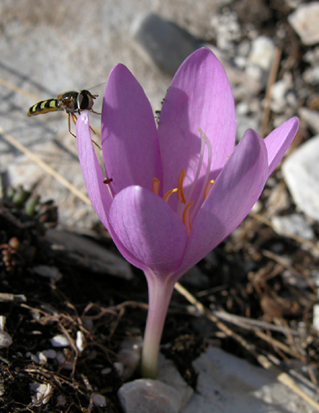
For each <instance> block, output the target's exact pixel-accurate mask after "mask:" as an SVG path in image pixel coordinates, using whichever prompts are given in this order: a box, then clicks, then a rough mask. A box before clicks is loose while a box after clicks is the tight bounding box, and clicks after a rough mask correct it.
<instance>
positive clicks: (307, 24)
mask: <svg viewBox="0 0 319 413" xmlns="http://www.w3.org/2000/svg"><path fill="white" fill-rule="evenodd" d="M288 21H289V23H290V24H291V25H292V27H293V28H294V30H295V31H296V32H297V33H298V34H299V36H300V37H301V41H302V43H303V44H305V45H313V44H316V43H318V42H319V24H318V21H319V2H317V1H314V2H311V3H308V4H301V5H300V6H299V7H298V8H297V10H296V11H294V12H293V13H292V14H291V15H290V16H288Z"/></svg>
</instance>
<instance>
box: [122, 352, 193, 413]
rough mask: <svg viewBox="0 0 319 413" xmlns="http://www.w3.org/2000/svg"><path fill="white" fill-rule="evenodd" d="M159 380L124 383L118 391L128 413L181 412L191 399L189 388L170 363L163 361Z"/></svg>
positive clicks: (160, 366) (162, 359) (160, 364)
mask: <svg viewBox="0 0 319 413" xmlns="http://www.w3.org/2000/svg"><path fill="white" fill-rule="evenodd" d="M159 361H160V362H159V375H158V379H157V380H151V379H139V380H134V381H132V382H128V383H126V384H124V385H123V386H122V387H121V388H120V389H119V391H118V396H119V399H120V402H121V404H122V407H123V409H124V411H125V412H126V413H136V412H139V413H149V412H152V413H163V412H165V413H178V412H179V411H180V409H181V408H182V407H183V406H185V404H186V403H187V401H188V400H189V398H190V397H191V395H192V393H193V390H192V389H191V388H190V387H189V386H187V384H186V383H185V382H184V380H183V379H182V377H181V376H180V374H179V373H178V371H177V370H176V368H175V366H174V364H173V363H172V362H171V361H170V360H165V359H164V358H163V357H162V356H160V358H159Z"/></svg>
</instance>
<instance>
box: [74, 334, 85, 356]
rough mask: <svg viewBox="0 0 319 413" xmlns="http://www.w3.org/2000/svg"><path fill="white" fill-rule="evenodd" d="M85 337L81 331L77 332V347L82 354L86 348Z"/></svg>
mask: <svg viewBox="0 0 319 413" xmlns="http://www.w3.org/2000/svg"><path fill="white" fill-rule="evenodd" d="M85 344H86V342H85V337H84V334H83V333H82V331H81V330H79V331H77V332H76V340H75V345H76V347H77V349H78V350H79V352H80V353H82V351H83V350H84V348H85Z"/></svg>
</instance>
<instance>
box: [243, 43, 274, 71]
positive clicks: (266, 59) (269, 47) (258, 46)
mask: <svg viewBox="0 0 319 413" xmlns="http://www.w3.org/2000/svg"><path fill="white" fill-rule="evenodd" d="M274 54H275V44H274V42H273V40H272V39H270V37H266V36H259V37H256V39H254V40H253V41H252V44H251V50H250V53H249V56H248V61H249V63H250V64H254V65H257V66H259V67H261V68H262V69H263V70H264V71H265V72H269V70H270V68H271V64H272V61H273V59H274Z"/></svg>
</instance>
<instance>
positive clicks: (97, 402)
mask: <svg viewBox="0 0 319 413" xmlns="http://www.w3.org/2000/svg"><path fill="white" fill-rule="evenodd" d="M92 400H93V404H94V406H99V407H105V406H106V399H105V397H104V396H103V395H102V394H99V393H94V394H93V396H92Z"/></svg>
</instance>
